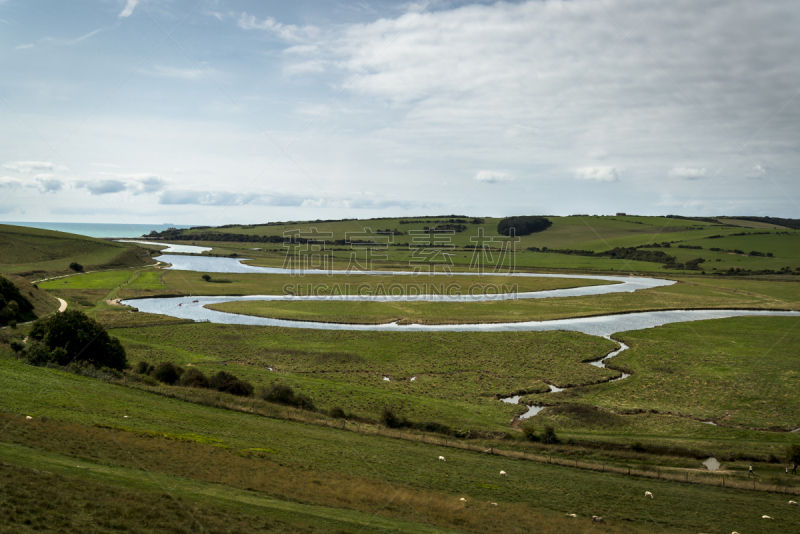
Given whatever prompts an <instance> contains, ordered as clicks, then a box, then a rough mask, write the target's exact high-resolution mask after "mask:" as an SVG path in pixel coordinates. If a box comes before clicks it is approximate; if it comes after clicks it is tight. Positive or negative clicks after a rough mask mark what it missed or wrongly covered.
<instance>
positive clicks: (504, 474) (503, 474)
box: [500, 471, 508, 477]
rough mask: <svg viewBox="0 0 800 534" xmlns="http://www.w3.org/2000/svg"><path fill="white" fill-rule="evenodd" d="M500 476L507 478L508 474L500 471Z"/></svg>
mask: <svg viewBox="0 0 800 534" xmlns="http://www.w3.org/2000/svg"><path fill="white" fill-rule="evenodd" d="M500 476H501V477H507V476H508V473H506V472H505V471H500Z"/></svg>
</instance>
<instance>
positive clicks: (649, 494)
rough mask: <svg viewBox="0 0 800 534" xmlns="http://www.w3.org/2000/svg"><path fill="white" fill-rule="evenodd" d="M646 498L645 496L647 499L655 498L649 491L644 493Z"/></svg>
mask: <svg viewBox="0 0 800 534" xmlns="http://www.w3.org/2000/svg"><path fill="white" fill-rule="evenodd" d="M644 496H645V497H650V498H651V499H652V498H653V494H652V493H650V492H649V491H645V492H644Z"/></svg>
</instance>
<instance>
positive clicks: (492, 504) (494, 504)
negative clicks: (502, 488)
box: [489, 502, 497, 506]
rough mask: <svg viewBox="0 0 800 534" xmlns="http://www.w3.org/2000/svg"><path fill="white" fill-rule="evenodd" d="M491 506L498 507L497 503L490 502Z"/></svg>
mask: <svg viewBox="0 0 800 534" xmlns="http://www.w3.org/2000/svg"><path fill="white" fill-rule="evenodd" d="M489 506H497V503H496V502H490V503H489Z"/></svg>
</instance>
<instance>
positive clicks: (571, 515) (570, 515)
mask: <svg viewBox="0 0 800 534" xmlns="http://www.w3.org/2000/svg"><path fill="white" fill-rule="evenodd" d="M567 517H578V515H577V514H567Z"/></svg>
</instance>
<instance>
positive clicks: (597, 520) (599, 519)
mask: <svg viewBox="0 0 800 534" xmlns="http://www.w3.org/2000/svg"><path fill="white" fill-rule="evenodd" d="M605 522H606V520H605V519H603V518H602V517H600V516H599V515H593V516H592V523H605Z"/></svg>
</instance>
